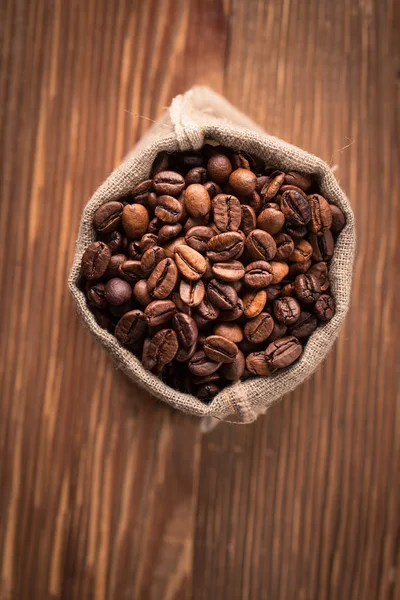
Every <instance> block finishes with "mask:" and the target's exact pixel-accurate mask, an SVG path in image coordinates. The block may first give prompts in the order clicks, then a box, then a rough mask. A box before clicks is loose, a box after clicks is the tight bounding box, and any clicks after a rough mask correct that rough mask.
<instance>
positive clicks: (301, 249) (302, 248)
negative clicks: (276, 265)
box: [288, 240, 313, 263]
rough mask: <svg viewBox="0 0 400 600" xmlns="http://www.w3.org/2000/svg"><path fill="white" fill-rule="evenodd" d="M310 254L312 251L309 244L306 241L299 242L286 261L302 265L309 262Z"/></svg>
mask: <svg viewBox="0 0 400 600" xmlns="http://www.w3.org/2000/svg"><path fill="white" fill-rule="evenodd" d="M312 253H313V249H312V246H311V244H309V243H308V242H307V240H300V241H299V242H297V243H296V245H295V247H294V250H293V252H292V254H291V255H290V256H289V258H288V260H289V261H290V262H296V263H304V262H307V261H308V260H310V258H311V255H312Z"/></svg>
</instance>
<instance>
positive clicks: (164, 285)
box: [147, 258, 178, 300]
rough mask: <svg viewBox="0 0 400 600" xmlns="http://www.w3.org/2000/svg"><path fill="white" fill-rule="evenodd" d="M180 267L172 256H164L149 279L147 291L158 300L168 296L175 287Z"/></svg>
mask: <svg viewBox="0 0 400 600" xmlns="http://www.w3.org/2000/svg"><path fill="white" fill-rule="evenodd" d="M177 278H178V269H177V268H176V264H175V262H174V261H173V260H172V259H171V258H164V259H163V260H162V261H160V262H159V263H158V265H156V267H155V268H154V270H153V272H152V273H151V275H150V277H149V279H148V280H147V291H148V292H149V294H150V296H152V297H153V298H156V299H157V300H164V299H165V298H167V297H168V296H169V295H170V293H171V292H172V290H173V289H174V287H175V284H176V280H177Z"/></svg>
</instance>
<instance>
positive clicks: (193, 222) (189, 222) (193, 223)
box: [183, 214, 215, 234]
mask: <svg viewBox="0 0 400 600" xmlns="http://www.w3.org/2000/svg"><path fill="white" fill-rule="evenodd" d="M209 222H210V215H209V214H207V215H204V217H199V218H198V219H194V218H193V217H188V218H187V219H186V221H185V224H184V225H183V233H184V234H186V233H187V232H188V231H189V230H190V229H192V228H193V227H200V226H207V225H208V223H209ZM210 227H211V228H212V230H213V231H214V227H215V225H214V224H213V223H211V225H210Z"/></svg>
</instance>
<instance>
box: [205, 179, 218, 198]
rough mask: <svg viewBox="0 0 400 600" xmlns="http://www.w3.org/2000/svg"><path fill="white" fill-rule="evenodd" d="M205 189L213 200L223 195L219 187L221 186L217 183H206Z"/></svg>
mask: <svg viewBox="0 0 400 600" xmlns="http://www.w3.org/2000/svg"><path fill="white" fill-rule="evenodd" d="M204 187H205V189H206V190H207V192H208V195H209V196H210V198H211V200H212V199H213V198H214V197H215V196H216V195H217V194H222V190H221V188H220V187H219V185H218V184H217V183H215V182H214V181H206V182H205V184H204Z"/></svg>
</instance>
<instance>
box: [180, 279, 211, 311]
mask: <svg viewBox="0 0 400 600" xmlns="http://www.w3.org/2000/svg"><path fill="white" fill-rule="evenodd" d="M204 294H205V287H204V283H203V282H202V281H201V280H198V281H185V280H184V279H182V281H181V282H180V284H179V296H180V298H181V300H182V302H183V303H184V304H186V305H187V306H190V307H191V308H194V307H195V306H199V304H201V302H202V301H203V298H204Z"/></svg>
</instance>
